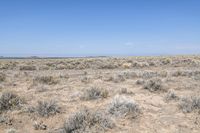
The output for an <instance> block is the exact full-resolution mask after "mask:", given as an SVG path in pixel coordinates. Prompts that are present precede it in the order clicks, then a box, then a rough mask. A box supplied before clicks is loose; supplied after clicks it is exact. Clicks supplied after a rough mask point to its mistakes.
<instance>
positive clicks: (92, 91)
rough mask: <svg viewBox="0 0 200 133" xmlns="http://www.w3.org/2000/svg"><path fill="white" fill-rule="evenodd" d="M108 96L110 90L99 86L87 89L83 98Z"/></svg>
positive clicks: (90, 98) (92, 98)
mask: <svg viewBox="0 0 200 133" xmlns="http://www.w3.org/2000/svg"><path fill="white" fill-rule="evenodd" d="M106 97H108V91H107V90H105V89H102V88H98V87H91V88H89V89H86V90H85V91H84V93H83V95H82V97H81V99H83V100H94V99H99V98H106Z"/></svg>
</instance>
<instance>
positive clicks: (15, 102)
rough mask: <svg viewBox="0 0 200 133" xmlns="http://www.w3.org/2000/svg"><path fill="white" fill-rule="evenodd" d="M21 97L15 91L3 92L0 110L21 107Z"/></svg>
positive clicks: (0, 99) (0, 98)
mask: <svg viewBox="0 0 200 133" xmlns="http://www.w3.org/2000/svg"><path fill="white" fill-rule="evenodd" d="M21 105H22V100H21V98H20V97H19V96H18V95H17V94H15V93H14V92H3V93H2V94H1V97H0V112H2V111H6V110H11V109H15V108H20V106H21Z"/></svg>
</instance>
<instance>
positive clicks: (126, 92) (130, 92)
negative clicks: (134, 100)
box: [119, 88, 134, 94]
mask: <svg viewBox="0 0 200 133" xmlns="http://www.w3.org/2000/svg"><path fill="white" fill-rule="evenodd" d="M119 94H134V93H133V92H132V91H128V89H127V88H121V89H120V90H119Z"/></svg>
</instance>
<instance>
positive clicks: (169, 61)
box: [161, 58, 172, 65]
mask: <svg viewBox="0 0 200 133" xmlns="http://www.w3.org/2000/svg"><path fill="white" fill-rule="evenodd" d="M161 62H162V64H163V65H168V64H171V63H172V60H171V59H170V58H164V59H162V60H161Z"/></svg>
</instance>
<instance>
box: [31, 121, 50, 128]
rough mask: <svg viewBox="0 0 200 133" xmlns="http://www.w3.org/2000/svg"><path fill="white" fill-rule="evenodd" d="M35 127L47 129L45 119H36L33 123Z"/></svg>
mask: <svg viewBox="0 0 200 133" xmlns="http://www.w3.org/2000/svg"><path fill="white" fill-rule="evenodd" d="M33 127H34V129H35V130H46V129H47V125H46V124H44V123H43V121H41V122H37V121H35V122H34V124H33Z"/></svg>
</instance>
